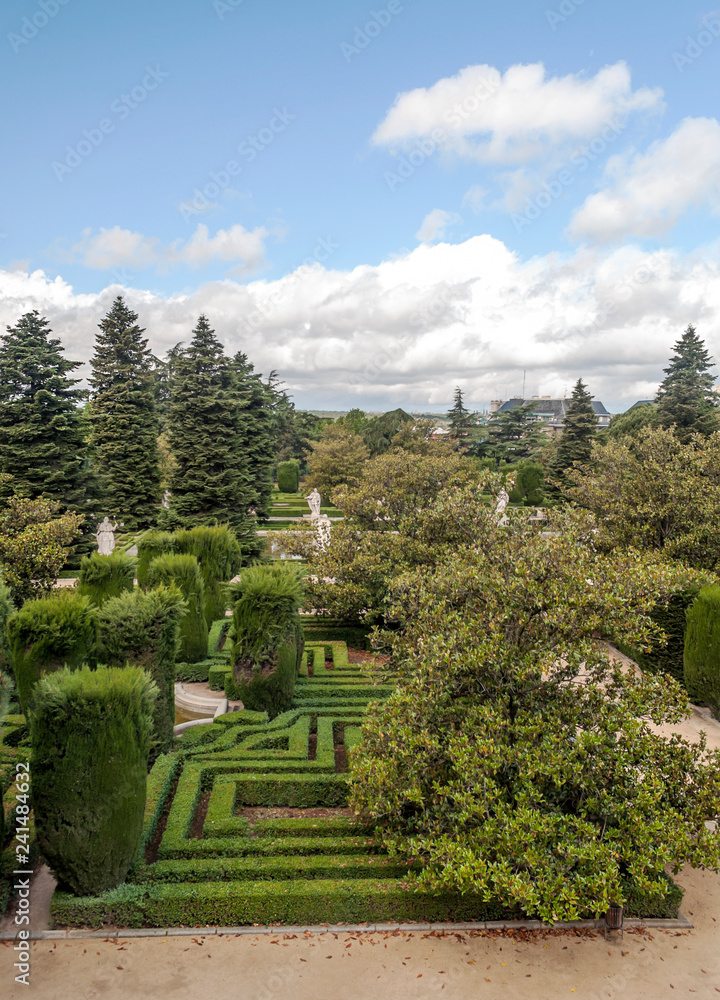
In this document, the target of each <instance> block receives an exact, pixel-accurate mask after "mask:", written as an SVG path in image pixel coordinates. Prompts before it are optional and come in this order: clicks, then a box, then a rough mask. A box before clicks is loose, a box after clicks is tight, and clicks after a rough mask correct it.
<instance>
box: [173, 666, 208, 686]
mask: <svg viewBox="0 0 720 1000" xmlns="http://www.w3.org/2000/svg"><path fill="white" fill-rule="evenodd" d="M215 666H217V660H200V662H199V663H176V664H175V680H176V681H185V682H186V683H188V684H200V683H202V682H203V681H207V679H208V674H209V672H210V670H211V668H212V667H215Z"/></svg>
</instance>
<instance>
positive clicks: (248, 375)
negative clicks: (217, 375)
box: [232, 351, 275, 518]
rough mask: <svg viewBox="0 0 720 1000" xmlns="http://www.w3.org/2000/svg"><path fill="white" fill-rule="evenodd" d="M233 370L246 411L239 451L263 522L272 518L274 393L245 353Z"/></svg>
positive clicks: (238, 356) (252, 502) (234, 362)
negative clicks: (242, 456) (241, 452)
mask: <svg viewBox="0 0 720 1000" xmlns="http://www.w3.org/2000/svg"><path fill="white" fill-rule="evenodd" d="M232 367H233V370H234V372H235V376H236V378H237V390H238V392H239V394H240V397H241V399H242V403H243V404H244V405H243V408H242V409H241V410H239V412H238V422H239V434H240V447H241V448H242V450H243V452H244V455H245V461H246V463H247V472H248V476H249V478H250V505H251V507H252V509H253V510H254V511H255V512H256V513H257V514H258V516H259V517H261V518H267V517H269V516H270V507H271V505H272V485H273V466H274V464H275V449H274V446H273V437H272V406H273V393H272V389H271V387H270V386H269V385H268V384H266V383H264V382H263V380H262V376H261V375H260V374H259V373H258V372H256V371H255V369H254V367H253V365H252V364H251V363H250V361H248V357H247V354H244V353H243V352H242V351H241V352H239V353H238V354H236V355H235V357H234V358H233V360H232Z"/></svg>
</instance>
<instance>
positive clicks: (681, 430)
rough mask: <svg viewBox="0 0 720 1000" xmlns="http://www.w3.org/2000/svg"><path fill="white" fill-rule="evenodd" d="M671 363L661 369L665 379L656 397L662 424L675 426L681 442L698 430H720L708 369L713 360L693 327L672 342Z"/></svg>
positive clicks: (659, 418) (659, 420) (685, 442)
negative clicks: (673, 343)
mask: <svg viewBox="0 0 720 1000" xmlns="http://www.w3.org/2000/svg"><path fill="white" fill-rule="evenodd" d="M674 351H675V353H674V355H673V357H671V358H670V364H669V365H668V367H667V368H664V369H663V371H664V372H665V379H664V380H663V382H662V383H661V385H660V388H659V389H658V391H657V396H656V397H655V402H656V403H657V416H658V422H659V424H660V426H661V427H670V426H671V425H673V424H674V425H675V433H676V434H677V436H678V438H679V439H680V440H681V441H682V442H683V443H684V444H687V442H688V441H689V440H690V436H691V435H692V434H693V433H695V432H697V433H700V434H704V435H705V436H707V435H708V434H712V433H713V431H716V430H718V429H720V414H719V413H718V408H717V399H716V396H715V393H714V392H713V390H712V387H713V382H714V381H715V378H714V376H713V375H711V374H710V371H709V369H710V368H714V367H715V363H714V362H713V360H712V359H711V357H710V355H709V354H708V352H707V350H706V348H705V344H704V342H703V341H702V340H701V339H700V337H698V335H697V332H696V330H695V327H694V326H688V328H687V329H686V330H685V332H684V333H683V335H682V337H681V338H680V340H678V342H677V343H676V344H675V348H674Z"/></svg>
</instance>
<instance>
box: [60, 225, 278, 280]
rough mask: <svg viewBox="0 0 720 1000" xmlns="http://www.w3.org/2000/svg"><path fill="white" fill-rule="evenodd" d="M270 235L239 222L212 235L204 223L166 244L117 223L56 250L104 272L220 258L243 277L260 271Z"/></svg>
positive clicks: (199, 263)
mask: <svg viewBox="0 0 720 1000" xmlns="http://www.w3.org/2000/svg"><path fill="white" fill-rule="evenodd" d="M268 235H269V233H268V230H267V229H265V227H264V226H259V227H258V228H257V229H253V230H247V229H245V228H244V226H241V225H239V224H237V225H234V226H231V227H230V228H229V229H219V230H218V231H217V232H216V233H215V235H214V236H211V235H210V231H209V230H208V227H207V226H206V225H205V224H204V223H200V224H199V225H198V227H197V229H196V230H195V232H194V233H193V234H192V236H191V237H190V238H189V239H188V240H186V241H184V242H183V240H181V239H178V240H175V241H173V242H172V243H167V244H166V243H163V242H162V240H159V239H157V238H156V237H153V236H144V235H143V234H142V233H133V232H131V231H130V230H129V229H121V228H120V227H119V226H113V227H112V229H100V231H99V232H96V233H94V232H93V231H92V230H91V229H85V230H83V232H82V234H81V236H82V238H81V239H80V240H78V242H77V243H74V244H73V245H72V246H71V247H70V248H69V249H63V248H61V247H56V253H57V255H58V256H59V257H60V259H62V260H66V261H79V262H80V263H81V264H83V265H84V266H85V267H91V268H96V269H98V270H101V271H109V270H112V269H113V268H123V267H130V268H136V269H143V268H146V267H160V268H166V267H168V266H170V265H176V264H185V265H187V266H189V267H192V268H197V267H202V266H203V265H205V264H209V263H211V262H212V261H218V260H219V261H225V262H227V263H232V264H233V265H234V266H233V267H232V268H231V269H230V270H229V271H228V273H229V274H235V275H237V276H240V275H242V274H245V273H250V272H252V271H256V270H257V269H258V268H259V267H261V266H262V265H263V264H264V263H265V240H266V238H267V236H268Z"/></svg>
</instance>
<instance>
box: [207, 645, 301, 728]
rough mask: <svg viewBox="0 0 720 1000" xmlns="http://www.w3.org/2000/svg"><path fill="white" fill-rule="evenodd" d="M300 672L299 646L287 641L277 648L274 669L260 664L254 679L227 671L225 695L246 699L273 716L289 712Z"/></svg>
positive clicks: (230, 697) (255, 708) (254, 673)
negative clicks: (261, 667) (264, 667)
mask: <svg viewBox="0 0 720 1000" xmlns="http://www.w3.org/2000/svg"><path fill="white" fill-rule="evenodd" d="M296 675H297V645H296V644H295V642H287V643H285V644H284V645H282V646H281V647H280V648H279V650H278V651H277V665H276V666H275V668H274V669H273V670H272V671H271V672H270V671H269V670H268V671H267V673H264V672H262V671H261V669H260V668H259V667H258V668H257V670H256V671H253V672H252V674H251V676H250V678H249V679H248V678H247V677H241V678H236V677H234V676H233V673H232V671H227V672H226V674H225V697H226V698H229V699H230V700H231V701H242V703H243V705H245V706H247V707H248V708H251V709H253V710H254V711H258V712H267V713H268V715H269V716H270V718H271V719H272V718H274V717H275V716H276V715H280V713H281V712H285V711H286V710H287V709H288V708H290V705H291V704H292V700H293V694H294V693H295V677H296Z"/></svg>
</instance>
